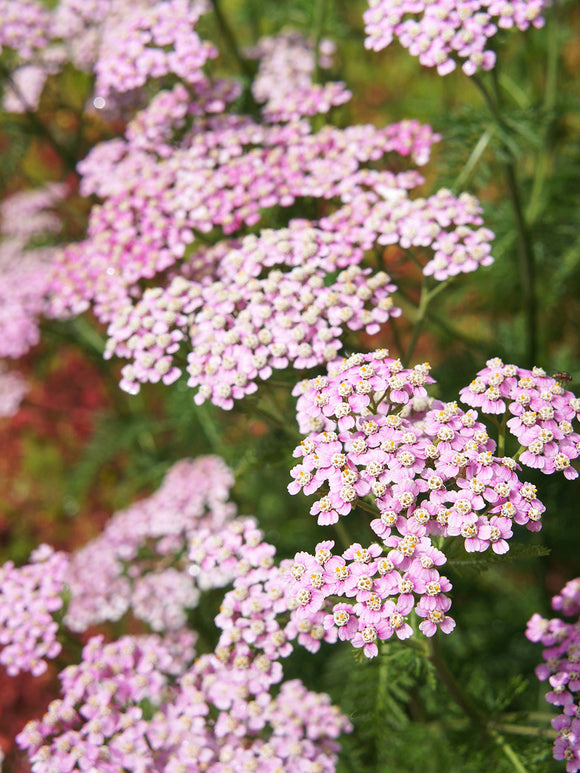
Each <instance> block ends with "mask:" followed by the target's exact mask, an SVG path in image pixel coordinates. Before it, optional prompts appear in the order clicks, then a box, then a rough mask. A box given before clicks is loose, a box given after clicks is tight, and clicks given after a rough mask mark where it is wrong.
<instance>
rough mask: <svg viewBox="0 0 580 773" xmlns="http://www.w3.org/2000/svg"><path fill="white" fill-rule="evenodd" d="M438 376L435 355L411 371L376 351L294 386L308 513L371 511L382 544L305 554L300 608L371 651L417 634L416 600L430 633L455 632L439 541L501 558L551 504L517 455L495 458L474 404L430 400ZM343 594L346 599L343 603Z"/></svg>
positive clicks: (297, 476)
mask: <svg viewBox="0 0 580 773" xmlns="http://www.w3.org/2000/svg"><path fill="white" fill-rule="evenodd" d="M432 382H433V379H432V378H431V377H430V376H429V365H428V364H426V363H425V364H423V365H417V366H415V367H414V368H412V369H409V368H403V366H402V364H401V362H400V361H399V360H396V359H393V358H391V357H389V354H388V352H387V351H386V350H382V349H380V350H377V351H375V352H372V353H370V354H354V355H351V356H350V357H349V358H348V359H346V360H343V361H341V362H338V363H335V364H333V365H330V366H329V369H328V375H323V376H317V377H316V378H315V379H312V380H310V381H304V382H301V383H299V384H298V385H297V387H296V388H295V390H294V394H296V395H298V403H297V415H298V423H299V427H300V430H301V432H303V433H305V434H306V437H305V439H304V440H303V441H302V442H301V444H300V445H299V446H298V447H297V448H296V449H295V451H294V456H296V457H299V458H300V462H299V464H297V465H296V466H295V467H294V468H293V469H292V471H291V475H292V478H293V481H292V483H290V484H289V486H288V491H289V492H290V493H291V494H297V493H299V492H302V493H304V494H306V495H311V494H315V493H316V494H317V495H318V497H319V498H318V499H317V500H316V501H315V502H314V504H313V505H312V507H311V510H310V512H311V513H312V514H313V515H315V516H317V518H318V522H319V523H320V524H321V525H330V524H334V523H336V522H337V521H338V520H339V518H340V517H344V516H346V515H348V514H349V513H350V512H351V511H353V510H355V509H357V508H359V512H360V510H361V509H362V510H366V511H369V512H370V513H373V512H374V513H375V517H374V518H372V516H371V517H370V518H369V526H370V529H371V530H372V531H373V532H374V538H375V540H377V538H378V541H377V542H373V543H372V544H371V545H370V546H368V547H363V546H362V545H360V544H358V543H356V544H354V545H352V546H351V547H350V548H348V550H347V551H345V552H344V553H343V554H342V555H341V556H337V555H334V554H333V553H332V547H333V545H334V543H333V542H323V543H320V544H319V545H318V546H317V548H316V552H315V554H314V555H310V554H309V553H306V552H302V553H298V554H297V555H296V558H295V565H294V567H293V568H292V570H291V575H292V577H293V578H294V581H295V586H294V590H293V599H294V606H295V610H296V611H295V612H293V613H292V614H293V616H295V617H297V618H298V619H299V620H303V619H306V620H308V621H309V622H310V623H317V624H322V625H323V626H324V627H325V628H326V629H328V630H335V631H338V636H339V638H341V639H343V640H349V641H351V643H352V644H353V646H355V647H362V648H363V651H364V653H365V654H366V655H367V656H368V657H374V656H375V655H376V654H377V653H378V645H377V642H378V641H380V640H385V639H388V638H390V637H391V636H393V634H396V635H397V636H398V637H399V638H402V639H404V638H407V637H408V636H411V635H412V628H411V626H410V624H409V623H408V621H407V617H408V615H409V614H410V613H411V612H412V610H413V609H414V611H415V613H416V614H417V615H418V616H419V617H420V618H423V621H422V622H421V623H420V625H419V629H420V631H421V632H422V633H423V634H424V635H426V636H432V635H433V634H434V633H435V632H436V629H437V627H440V628H441V630H443V632H445V633H449V632H450V631H451V630H453V628H454V625H455V624H454V622H453V620H452V619H451V618H449V616H448V615H447V612H448V610H449V608H450V606H451V602H450V599H449V598H448V597H447V596H446V595H445V594H446V592H447V591H448V590H450V588H451V584H450V583H449V580H447V578H446V577H444V576H442V575H440V574H439V567H440V566H442V565H443V564H444V563H445V561H446V557H445V554H444V553H442V552H441V551H440V550H438V549H437V548H436V547H435V546H434V544H433V543H432V540H433V538H435V537H458V538H461V540H462V541H463V544H464V547H465V550H466V551H468V552H483V551H485V550H488V549H489V548H491V549H492V550H493V551H494V552H495V553H496V554H500V555H501V554H503V553H506V552H507V551H508V550H509V545H508V540H509V539H510V538H511V537H512V529H513V525H514V524H516V525H519V526H526V528H527V529H529V530H531V531H537V530H538V529H539V528H540V526H541V524H540V519H541V516H542V513H543V512H544V510H545V507H544V505H543V504H542V502H540V500H539V499H538V498H537V492H536V487H535V486H534V485H532V484H531V483H529V482H525V481H523V480H521V479H520V474H519V469H520V468H519V465H518V464H517V462H516V461H515V460H514V459H512V458H511V457H506V456H495V455H494V452H495V450H496V444H495V441H493V440H492V439H491V438H490V437H489V435H488V433H487V429H486V426H485V425H484V424H483V423H482V422H481V421H479V420H478V416H477V413H476V412H475V411H474V410H468V411H464V410H462V409H461V408H460V407H459V406H458V405H457V403H446V404H444V403H440V402H438V401H431V400H430V399H429V397H428V394H427V391H426V389H425V387H426V385H428V384H430V383H432ZM321 494H322V496H320V495H321ZM336 596H343V597H344V600H340V602H339V603H338V604H336V603H335V601H332V600H333V599H336ZM329 605H330V606H329Z"/></svg>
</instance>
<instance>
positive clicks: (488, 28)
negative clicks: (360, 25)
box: [363, 0, 546, 75]
mask: <svg viewBox="0 0 580 773" xmlns="http://www.w3.org/2000/svg"><path fill="white" fill-rule="evenodd" d="M545 5H546V2H545V0H512V2H504V0H470V1H469V2H465V0H430V1H429V2H420V0H419V1H417V0H369V8H368V10H367V11H365V13H364V16H363V18H364V21H365V32H366V34H367V39H366V41H365V46H366V47H367V48H370V49H372V50H374V51H380V50H381V49H383V48H386V47H387V46H388V45H390V43H391V42H392V41H393V39H395V38H396V39H397V40H398V41H399V43H400V44H401V45H402V46H404V47H405V48H407V49H408V50H409V53H410V54H411V55H412V56H418V57H419V61H420V62H421V64H422V65H424V66H425V67H437V72H438V73H439V75H447V74H448V73H450V72H452V71H453V70H454V69H455V67H456V66H457V63H461V66H462V69H463V72H464V73H465V74H466V75H473V74H474V73H475V72H477V71H478V70H479V69H480V68H481V69H483V70H491V69H492V67H493V66H494V65H495V59H496V55H495V51H493V50H492V49H491V48H489V47H488V42H489V40H490V38H492V37H493V36H494V35H496V34H497V32H498V29H499V30H501V29H511V28H512V27H517V28H518V29H519V30H527V29H528V27H529V26H530V25H533V26H534V27H542V26H543V25H544V18H543V16H542V11H543V8H544V6H545Z"/></svg>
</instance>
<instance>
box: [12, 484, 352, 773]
mask: <svg viewBox="0 0 580 773" xmlns="http://www.w3.org/2000/svg"><path fill="white" fill-rule="evenodd" d="M171 482H172V484H173V487H175V486H176V485H177V484H178V483H179V481H177V480H176V479H175V476H173V480H172V481H171ZM199 483H201V481H199ZM175 549H176V546H175V545H174V546H173V550H175ZM187 554H188V556H187V566H188V574H189V575H190V576H191V577H195V578H196V579H197V581H198V582H199V584H200V586H203V587H204V588H209V587H215V586H216V584H217V585H219V584H223V583H227V582H232V581H233V589H232V590H230V591H228V593H226V596H225V598H224V601H223V603H222V605H221V606H220V611H219V614H218V615H217V617H216V625H217V626H218V627H219V628H221V630H222V633H221V636H220V639H219V642H218V644H217V646H216V649H215V652H214V653H212V654H207V655H202V656H201V657H198V658H197V659H196V660H195V662H194V663H193V664H191V661H192V659H193V654H194V653H193V644H194V642H195V636H194V635H193V634H192V633H191V632H187V631H185V630H184V629H177V630H176V631H170V632H168V633H166V634H165V635H164V636H163V637H160V636H147V637H123V638H122V639H120V640H119V641H117V642H114V643H111V644H105V643H104V642H103V639H102V637H96V638H93V639H91V640H90V641H89V643H88V644H87V645H86V647H85V649H84V651H83V659H82V662H81V663H80V665H79V666H71V667H69V668H67V669H65V671H64V672H63V673H62V675H61V681H62V693H63V694H62V698H61V699H59V700H57V701H53V703H51V704H50V706H49V708H48V712H47V713H46V714H45V716H44V717H43V718H42V719H41V720H40V721H34V722H30V723H29V724H28V725H27V726H26V727H25V728H24V730H23V731H22V732H21V733H20V735H19V736H18V738H17V741H18V743H19V745H20V746H21V748H23V749H26V751H27V753H28V756H29V758H30V761H31V762H32V764H33V770H34V771H36V773H55V772H57V773H61V772H62V773H68V772H69V771H73V770H87V769H88V770H91V771H93V770H94V771H95V772H96V771H99V773H107V772H108V771H111V773H112V771H117V770H119V769H120V768H122V769H123V770H127V771H134V773H141V771H143V770H151V771H159V773H176V771H181V770H190V769H192V770H193V769H195V770H198V769H203V770H207V771H216V773H217V772H218V771H224V772H225V771H237V770H243V769H246V768H248V769H250V770H264V771H271V773H274V772H275V771H277V770H287V771H291V772H293V773H302V771H312V772H314V771H328V773H332V771H334V770H335V769H336V763H337V754H338V751H339V749H340V747H339V744H338V743H337V738H338V736H339V735H340V734H341V733H342V732H349V731H350V730H351V729H352V726H351V725H350V723H349V722H348V720H347V719H346V717H344V716H343V715H342V714H341V713H340V711H339V710H338V709H337V708H336V707H334V706H332V705H331V704H330V700H329V698H328V696H326V695H324V694H316V693H313V692H309V691H308V690H306V689H305V687H304V686H303V685H302V684H301V682H299V681H298V680H293V681H289V682H282V679H283V671H282V666H281V664H280V662H279V660H280V658H283V657H286V656H287V655H288V654H289V652H290V651H291V649H292V646H291V644H290V643H289V638H296V636H298V639H299V642H301V643H302V638H303V637H304V636H306V630H305V629H304V628H302V630H300V631H295V632H292V630H291V629H292V622H290V623H288V624H287V625H286V628H283V624H282V625H281V624H280V623H279V622H278V620H277V617H279V616H280V615H284V613H286V612H287V611H288V596H287V589H288V578H287V576H286V573H285V571H284V568H283V569H282V571H281V570H280V569H279V568H278V567H276V566H275V565H274V560H273V559H274V554H275V549H274V547H273V546H272V545H269V544H268V543H266V542H264V539H263V534H262V532H261V531H260V530H259V529H257V527H256V522H255V520H254V519H252V518H237V519H234V520H231V521H227V522H225V523H222V525H221V528H219V529H217V530H216V529H212V528H211V521H209V520H207V519H206V520H205V521H204V522H203V523H202V525H201V526H200V528H198V529H195V530H193V531H192V533H191V534H190V541H189V546H188V548H187ZM65 622H66V621H65ZM321 630H322V636H318V635H316V634H315V632H314V631H312V635H311V636H310V639H311V641H312V642H317V643H318V646H319V644H320V641H319V640H320V638H323V637H325V632H324V629H321ZM330 638H331V639H332V637H330ZM281 682H282V684H280V683H281ZM278 685H280V687H279V690H278V694H277V696H276V697H273V695H272V688H274V687H276V686H278Z"/></svg>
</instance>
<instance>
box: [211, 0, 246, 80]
mask: <svg viewBox="0 0 580 773" xmlns="http://www.w3.org/2000/svg"><path fill="white" fill-rule="evenodd" d="M211 4H212V6H213V10H214V13H215V18H216V21H217V23H218V27H219V28H220V32H221V34H222V37H223V38H224V40H225V42H226V44H227V47H228V50H229V51H231V52H232V54H233V57H234V59H235V60H236V62H237V63H238V66H239V68H240V70H241V71H242V73H243V74H244V75H245V76H246V78H247V79H248V80H249V81H251V80H252V78H253V73H252V68H251V67H250V65H249V63H248V61H247V59H244V57H243V56H242V54H241V52H240V47H239V46H238V42H237V40H236V37H235V35H234V33H233V32H232V28H231V27H230V25H229V22H228V20H227V19H226V17H225V15H224V12H223V10H222V6H221V0H211Z"/></svg>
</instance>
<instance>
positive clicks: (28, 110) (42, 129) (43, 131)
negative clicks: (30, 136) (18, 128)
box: [0, 64, 77, 172]
mask: <svg viewBox="0 0 580 773" xmlns="http://www.w3.org/2000/svg"><path fill="white" fill-rule="evenodd" d="M0 75H1V76H2V77H3V78H4V79H5V80H7V81H8V83H9V84H10V88H11V89H12V91H14V93H15V94H16V96H17V97H18V99H19V100H20V102H21V103H22V105H23V106H24V115H25V116H26V119H27V120H28V122H29V123H30V124H31V125H32V126H33V127H34V128H35V129H36V131H37V132H38V133H39V134H40V135H41V136H42V137H44V138H45V139H46V140H47V141H48V142H49V143H50V144H51V145H52V147H53V148H54V150H55V151H56V152H57V153H58V155H59V156H60V157H61V159H62V161H63V162H64V163H65V165H66V166H67V168H69V169H70V170H71V171H72V172H76V167H77V158H76V156H74V155H73V154H72V153H71V152H70V151H69V149H68V148H66V147H65V146H64V145H62V144H61V143H60V142H59V140H58V139H57V138H56V137H55V136H54V134H53V133H52V131H51V129H50V128H49V127H48V126H47V125H46V124H45V123H44V122H43V121H42V120H41V119H40V118H39V116H38V114H37V112H36V111H35V110H34V109H33V108H32V107H31V106H30V105H29V104H28V102H27V100H26V98H25V96H24V95H23V93H22V91H21V90H20V89H19V88H18V84H17V83H16V82H15V81H14V78H13V77H12V73H11V72H10V71H9V70H8V69H7V68H6V67H5V66H4V65H2V64H0Z"/></svg>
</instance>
